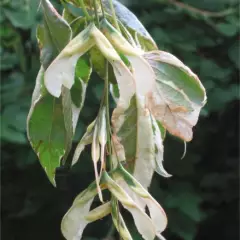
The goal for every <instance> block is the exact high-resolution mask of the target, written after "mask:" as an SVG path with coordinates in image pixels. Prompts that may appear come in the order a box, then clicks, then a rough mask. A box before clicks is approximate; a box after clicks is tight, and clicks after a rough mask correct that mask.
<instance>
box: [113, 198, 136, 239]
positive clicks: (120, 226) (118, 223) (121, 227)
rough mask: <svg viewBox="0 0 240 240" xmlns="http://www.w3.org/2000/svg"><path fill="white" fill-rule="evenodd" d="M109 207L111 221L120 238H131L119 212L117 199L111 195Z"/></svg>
mask: <svg viewBox="0 0 240 240" xmlns="http://www.w3.org/2000/svg"><path fill="white" fill-rule="evenodd" d="M111 209H112V210H111V213H112V219H113V223H114V225H115V227H116V229H117V231H118V232H119V234H120V236H121V238H122V239H123V240H132V236H131V234H130V233H129V231H128V229H127V226H126V224H125V222H124V220H123V217H122V215H121V213H120V212H119V208H118V201H117V199H116V198H115V197H112V200H111Z"/></svg>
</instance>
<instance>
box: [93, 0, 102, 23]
mask: <svg viewBox="0 0 240 240" xmlns="http://www.w3.org/2000/svg"><path fill="white" fill-rule="evenodd" d="M93 6H94V13H95V18H96V19H97V26H98V27H99V26H100V23H99V17H98V12H97V1H96V0H94V1H93Z"/></svg>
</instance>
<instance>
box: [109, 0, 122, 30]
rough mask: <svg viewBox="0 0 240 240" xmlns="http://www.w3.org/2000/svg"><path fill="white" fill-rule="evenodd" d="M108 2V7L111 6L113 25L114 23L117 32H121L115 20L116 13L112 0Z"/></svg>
mask: <svg viewBox="0 0 240 240" xmlns="http://www.w3.org/2000/svg"><path fill="white" fill-rule="evenodd" d="M109 4H110V8H111V11H112V15H113V21H114V25H115V27H116V28H117V30H118V31H119V32H121V31H120V28H119V25H118V20H117V16H116V13H115V9H114V6H113V2H112V0H109Z"/></svg>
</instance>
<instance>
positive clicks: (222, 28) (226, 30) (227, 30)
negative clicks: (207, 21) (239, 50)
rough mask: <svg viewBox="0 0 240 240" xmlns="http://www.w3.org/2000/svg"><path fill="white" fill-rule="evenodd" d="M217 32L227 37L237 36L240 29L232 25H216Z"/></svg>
mask: <svg viewBox="0 0 240 240" xmlns="http://www.w3.org/2000/svg"><path fill="white" fill-rule="evenodd" d="M216 27H217V30H218V31H219V32H220V33H222V34H224V35H225V36H227V37H232V36H235V35H236V34H237V32H238V27H237V26H236V25H234V24H231V23H219V24H217V25H216Z"/></svg>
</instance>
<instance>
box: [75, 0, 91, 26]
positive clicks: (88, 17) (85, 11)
mask: <svg viewBox="0 0 240 240" xmlns="http://www.w3.org/2000/svg"><path fill="white" fill-rule="evenodd" d="M78 2H79V4H80V6H81V8H82V10H83V13H84V15H85V16H86V18H87V20H88V21H89V20H90V19H91V17H90V15H89V14H88V11H87V9H86V7H85V4H84V2H83V0H78Z"/></svg>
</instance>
